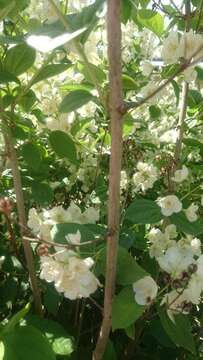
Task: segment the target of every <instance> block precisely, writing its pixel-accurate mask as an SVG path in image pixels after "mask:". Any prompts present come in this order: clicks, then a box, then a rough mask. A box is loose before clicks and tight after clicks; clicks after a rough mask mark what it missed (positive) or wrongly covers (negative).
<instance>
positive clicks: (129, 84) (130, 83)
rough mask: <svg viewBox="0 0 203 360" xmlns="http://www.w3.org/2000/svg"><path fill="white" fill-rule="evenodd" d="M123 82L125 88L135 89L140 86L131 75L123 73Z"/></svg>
mask: <svg viewBox="0 0 203 360" xmlns="http://www.w3.org/2000/svg"><path fill="white" fill-rule="evenodd" d="M122 84H123V89H124V90H135V89H137V88H138V86H137V83H136V81H135V80H134V79H133V78H132V77H131V76H129V75H126V74H123V75H122Z"/></svg>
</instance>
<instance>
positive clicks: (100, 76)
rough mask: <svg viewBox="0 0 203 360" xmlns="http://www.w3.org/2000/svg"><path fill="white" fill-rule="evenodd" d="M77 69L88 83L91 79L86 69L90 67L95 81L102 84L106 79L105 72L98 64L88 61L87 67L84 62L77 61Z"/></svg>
mask: <svg viewBox="0 0 203 360" xmlns="http://www.w3.org/2000/svg"><path fill="white" fill-rule="evenodd" d="M77 67H78V70H79V71H80V72H81V73H82V74H83V75H84V77H85V80H86V81H88V83H90V84H93V85H94V83H93V81H92V77H91V76H90V73H89V71H88V69H90V71H91V73H92V74H94V76H95V77H96V79H97V81H98V82H99V83H100V84H102V83H103V82H104V81H105V80H106V74H105V72H104V71H103V70H102V69H101V68H100V67H98V66H96V65H94V64H91V63H89V64H88V69H87V66H86V64H84V63H82V62H79V63H78V65H77ZM80 85H82V84H80Z"/></svg>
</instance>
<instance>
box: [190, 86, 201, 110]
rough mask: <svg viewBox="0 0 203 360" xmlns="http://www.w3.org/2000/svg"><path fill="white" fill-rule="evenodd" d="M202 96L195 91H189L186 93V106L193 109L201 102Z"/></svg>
mask: <svg viewBox="0 0 203 360" xmlns="http://www.w3.org/2000/svg"><path fill="white" fill-rule="evenodd" d="M202 99H203V98H202V95H201V93H200V92H199V91H197V90H189V91H188V106H189V107H190V108H194V107H196V106H198V105H199V103H201V102H202Z"/></svg>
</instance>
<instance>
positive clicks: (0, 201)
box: [0, 197, 13, 216]
mask: <svg viewBox="0 0 203 360" xmlns="http://www.w3.org/2000/svg"><path fill="white" fill-rule="evenodd" d="M12 210H13V201H12V200H11V199H9V198H7V197H4V198H0V212H2V213H3V214H5V215H6V216H10V214H11V211H12Z"/></svg>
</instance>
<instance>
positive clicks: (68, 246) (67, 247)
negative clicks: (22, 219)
mask: <svg viewBox="0 0 203 360" xmlns="http://www.w3.org/2000/svg"><path fill="white" fill-rule="evenodd" d="M23 238H24V240H26V241H29V242H33V243H39V244H47V245H50V246H57V247H61V248H64V249H72V248H75V247H78V246H84V245H92V244H96V243H97V242H98V241H102V240H103V239H101V238H99V239H95V240H90V241H83V242H81V243H79V244H59V243H57V242H54V241H48V240H44V239H40V238H31V237H29V236H24V237H23Z"/></svg>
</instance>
